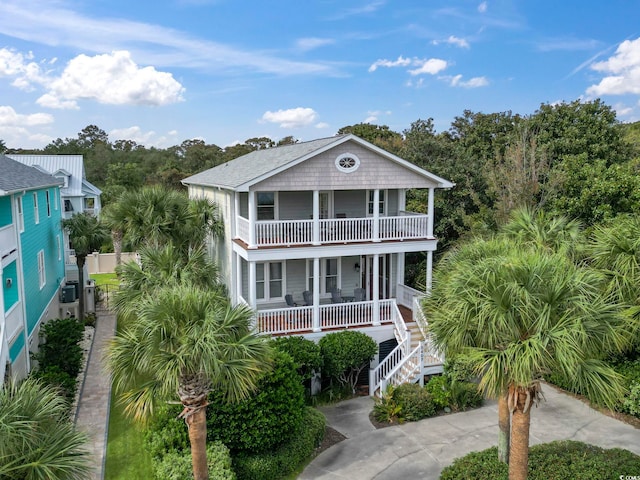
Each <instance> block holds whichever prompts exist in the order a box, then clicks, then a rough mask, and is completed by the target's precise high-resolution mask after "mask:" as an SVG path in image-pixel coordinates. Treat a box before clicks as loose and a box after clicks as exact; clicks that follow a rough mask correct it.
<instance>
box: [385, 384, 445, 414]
mask: <svg viewBox="0 0 640 480" xmlns="http://www.w3.org/2000/svg"><path fill="white" fill-rule="evenodd" d="M393 398H394V400H395V401H396V402H397V403H398V405H400V409H401V410H400V415H401V417H402V418H403V419H404V420H407V421H409V422H415V421H417V420H422V419H423V418H427V417H433V416H434V415H435V414H436V412H437V408H436V405H435V403H434V402H433V400H432V399H431V395H430V394H429V392H427V391H426V390H425V389H424V388H423V387H421V386H420V385H419V384H417V383H403V384H402V385H399V386H398V387H396V389H395V390H394V391H393Z"/></svg>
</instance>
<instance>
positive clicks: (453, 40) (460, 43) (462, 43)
mask: <svg viewBox="0 0 640 480" xmlns="http://www.w3.org/2000/svg"><path fill="white" fill-rule="evenodd" d="M432 43H433V44H434V45H439V44H440V43H448V44H449V45H455V46H456V47H460V48H470V45H469V42H467V41H466V40H465V39H464V38H459V37H456V36H455V35H449V38H447V39H446V40H442V41H440V40H434V41H433V42H432Z"/></svg>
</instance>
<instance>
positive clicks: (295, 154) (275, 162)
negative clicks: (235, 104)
mask: <svg viewBox="0 0 640 480" xmlns="http://www.w3.org/2000/svg"><path fill="white" fill-rule="evenodd" d="M342 137H344V136H342ZM342 137H328V138H320V139H318V140H311V141H309V142H301V143H295V144H293V145H283V146H281V147H275V148H267V149H264V150H255V151H253V152H251V153H247V154H246V155H243V156H241V157H238V158H236V159H233V160H231V161H230V162H227V163H223V164H222V165H218V166H216V167H213V168H210V169H209V170H205V171H204V172H200V173H196V174H195V175H192V176H190V177H188V178H185V179H184V180H182V183H185V184H194V185H211V186H215V187H223V188H229V189H235V188H237V187H239V186H240V185H243V184H245V183H247V182H251V181H252V180H256V179H258V178H260V177H262V176H263V175H265V174H267V173H269V172H271V171H274V170H279V169H280V168H281V167H284V166H286V165H287V164H289V163H295V162H296V160H298V159H300V158H302V157H305V156H307V155H309V154H310V153H313V152H315V151H317V150H322V149H323V148H324V147H326V146H327V145H331V144H333V143H336V140H340V139H341V138H342Z"/></svg>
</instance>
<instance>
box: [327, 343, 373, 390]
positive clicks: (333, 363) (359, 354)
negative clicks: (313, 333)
mask: <svg viewBox="0 0 640 480" xmlns="http://www.w3.org/2000/svg"><path fill="white" fill-rule="evenodd" d="M319 345H320V351H321V352H322V358H323V368H322V373H323V375H327V376H328V377H330V378H331V379H332V380H336V381H337V382H338V383H339V384H341V385H348V386H350V387H351V391H352V392H353V393H355V387H356V383H357V382H358V376H359V375H360V372H362V370H364V369H365V368H368V367H369V362H371V359H372V358H373V356H374V355H375V354H376V353H377V352H378V344H377V343H376V342H375V340H373V339H372V338H371V337H369V336H368V335H366V334H364V333H362V332H356V331H353V330H343V331H341V332H336V333H330V334H329V335H326V336H324V337H322V338H321V339H320V342H319Z"/></svg>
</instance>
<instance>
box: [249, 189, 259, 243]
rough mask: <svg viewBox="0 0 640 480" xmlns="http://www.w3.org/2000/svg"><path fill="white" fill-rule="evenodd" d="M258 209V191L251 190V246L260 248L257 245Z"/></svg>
mask: <svg viewBox="0 0 640 480" xmlns="http://www.w3.org/2000/svg"><path fill="white" fill-rule="evenodd" d="M257 213H258V210H257V209H256V192H254V191H253V190H250V191H249V248H258V247H257V246H256V218H257V216H258V215H257Z"/></svg>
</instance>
